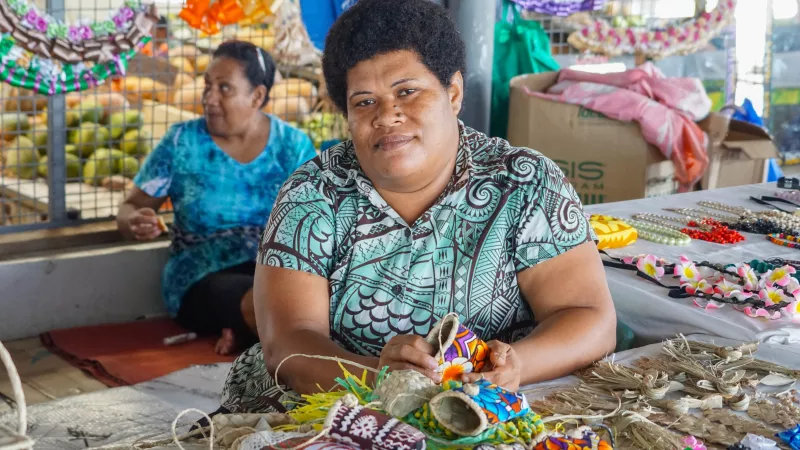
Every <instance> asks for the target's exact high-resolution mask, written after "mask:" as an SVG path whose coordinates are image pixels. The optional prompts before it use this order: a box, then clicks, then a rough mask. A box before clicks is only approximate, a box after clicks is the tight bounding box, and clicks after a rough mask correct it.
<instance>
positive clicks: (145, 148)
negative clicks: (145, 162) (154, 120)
mask: <svg viewBox="0 0 800 450" xmlns="http://www.w3.org/2000/svg"><path fill="white" fill-rule="evenodd" d="M152 145H153V136H152V135H151V134H150V132H149V131H147V130H144V129H142V130H130V131H128V132H127V133H125V135H124V136H123V137H122V141H121V142H120V144H119V149H120V150H122V151H123V152H125V154H127V155H131V156H138V155H148V154H150V152H151V151H152V148H153V147H152Z"/></svg>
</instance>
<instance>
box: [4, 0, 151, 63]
mask: <svg viewBox="0 0 800 450" xmlns="http://www.w3.org/2000/svg"><path fill="white" fill-rule="evenodd" d="M157 21H158V14H157V12H156V8H155V5H152V4H142V3H139V2H138V1H134V0H129V1H128V2H126V4H125V5H124V6H123V7H121V8H120V9H119V10H117V11H116V12H115V13H113V14H111V15H110V18H109V19H107V20H102V21H99V22H94V23H89V24H79V25H70V24H67V23H64V22H62V21H59V20H56V19H54V18H53V17H51V16H50V15H48V14H44V13H41V12H39V11H38V10H37V9H36V7H35V6H32V5H29V4H28V3H26V2H25V1H24V0H0V33H3V34H4V35H8V36H9V37H12V38H13V39H14V42H15V43H16V45H18V46H19V47H20V48H22V49H24V50H27V51H28V52H30V53H32V54H34V55H36V56H39V57H42V58H45V59H49V60H52V61H56V62H59V63H62V64H80V63H84V64H85V63H89V62H92V63H105V62H110V61H114V59H115V58H117V57H119V56H120V55H122V54H123V53H125V52H129V51H131V50H134V49H135V48H136V47H137V46H139V45H140V44H141V43H142V41H143V40H144V39H146V38H148V37H149V36H150V31H151V30H152V28H153V26H154V25H155V23H156V22H157Z"/></svg>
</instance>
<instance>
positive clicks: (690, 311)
mask: <svg viewBox="0 0 800 450" xmlns="http://www.w3.org/2000/svg"><path fill="white" fill-rule="evenodd" d="M780 190H781V189H778V188H777V187H776V185H775V184H774V183H770V184H761V185H748V186H737V187H732V188H725V189H718V190H711V191H697V192H692V193H687V194H676V195H670V196H664V197H658V198H646V199H641V200H631V201H624V202H617V203H609V204H603V205H591V206H587V207H586V212H587V213H589V214H602V215H608V216H614V217H617V218H620V219H623V220H626V219H629V218H631V217H633V216H634V215H636V214H640V213H650V214H658V215H662V216H664V217H673V218H675V219H679V218H681V217H682V215H680V214H676V213H674V212H669V211H665V208H692V209H696V210H705V211H708V212H709V214H715V215H720V214H721V215H728V216H731V215H732V214H730V213H725V212H723V211H720V210H714V209H710V208H703V207H702V206H700V204H699V203H698V202H701V201H712V202H720V203H724V204H727V205H730V206H738V207H744V208H747V209H750V210H752V211H768V210H769V209H770V208H769V207H768V206H764V205H760V204H758V203H756V202H755V201H753V200H751V197H755V198H759V199H760V198H761V197H763V196H767V197H769V196H775V195H776V193H777V192H778V191H780ZM783 191H786V190H783ZM773 204H775V205H776V206H778V207H782V208H789V209H795V207H794V206H792V205H789V204H781V203H779V202H773ZM781 205H782V206H781ZM698 214H699V212H698ZM699 215H701V214H699ZM656 220H659V219H656ZM664 221H665V222H668V221H666V220H664ZM648 223H653V222H648ZM669 223H671V224H672V225H674V226H675V227H681V225H680V223H679V222H669ZM653 224H655V223H653ZM741 234H742V236H743V237H744V238H745V240H743V241H741V242H737V243H732V244H718V243H713V242H707V241H703V240H699V239H693V240H692V241H691V243H690V244H688V245H685V246H678V245H665V244H660V243H656V242H652V241H648V240H644V239H638V240H637V241H636V242H635V243H633V244H632V245H630V246H626V247H624V248H616V249H608V250H606V251H607V253H608V254H609V255H611V256H612V257H617V258H621V257H624V256H636V255H654V256H656V257H658V258H664V259H665V260H668V261H670V262H676V261H679V260H680V257H681V256H686V257H687V258H689V259H690V260H692V261H695V262H698V263H699V262H702V261H708V262H712V263H715V264H723V265H724V264H741V263H750V262H752V261H753V260H761V261H763V260H767V259H771V258H784V259H786V260H797V259H800V258H798V257H800V251H798V249H797V248H790V247H786V246H781V245H776V244H775V243H773V242H771V241H769V240H767V239H766V236H765V235H760V234H753V233H747V232H742V233H741ZM629 268H630V269H635V268H631V267H629ZM606 277H607V279H608V284H609V288H610V290H611V294H612V296H613V299H614V304H615V305H616V308H617V314H618V315H619V319H620V320H621V321H623V322H624V323H625V324H626V325H628V326H630V327H631V328H632V329H633V330H634V332H635V333H636V335H637V338H638V339H640V340H641V342H643V343H652V342H657V341H660V340H662V339H665V338H669V337H671V336H674V335H675V334H676V333H685V334H691V333H698V332H699V333H706V334H709V335H716V336H721V337H725V338H731V339H745V340H751V339H752V340H759V339H766V338H768V337H769V336H770V335H772V334H773V333H775V332H779V331H780V330H782V329H795V330H796V331H795V333H797V332H798V330H800V324H798V322H796V321H795V320H798V319H800V317H795V318H793V317H790V316H789V315H788V314H778V315H777V316H775V315H773V314H770V315H769V317H764V316H762V317H750V315H748V313H746V312H744V311H741V309H743V308H745V307H746V306H747V305H744V304H743V305H739V306H736V305H732V304H722V303H720V304H716V303H709V302H707V301H705V300H703V299H697V298H693V297H687V298H671V297H670V296H669V292H670V291H669V290H668V289H666V288H664V287H662V286H659V285H658V284H656V283H653V282H651V281H650V280H647V279H644V278H642V277H638V276H637V274H636V270H625V269H620V268H612V267H608V268H607V269H606ZM664 277H665V279H667V278H671V277H672V273H667V274H665V275H664ZM673 284H677V282H675V283H673ZM709 305H710V306H709ZM751 312H752V311H751ZM753 314H754V313H753ZM793 340H794V342H795V345H800V338H798V336H797V335H795V337H794V338H793Z"/></svg>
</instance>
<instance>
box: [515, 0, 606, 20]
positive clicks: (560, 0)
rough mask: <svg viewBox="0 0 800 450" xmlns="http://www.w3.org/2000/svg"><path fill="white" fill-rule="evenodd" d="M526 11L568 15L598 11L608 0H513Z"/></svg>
mask: <svg viewBox="0 0 800 450" xmlns="http://www.w3.org/2000/svg"><path fill="white" fill-rule="evenodd" d="M511 1H513V2H514V3H516V4H518V5H520V6H521V7H522V8H523V9H525V10H526V11H530V12H534V13H537V14H548V15H551V16H560V17H566V16H569V15H572V14H575V13H578V12H582V11H597V10H599V9H601V8H602V7H603V5H604V4H605V2H606V0H511Z"/></svg>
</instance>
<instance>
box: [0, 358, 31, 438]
mask: <svg viewBox="0 0 800 450" xmlns="http://www.w3.org/2000/svg"><path fill="white" fill-rule="evenodd" d="M0 361H3V365H5V367H6V372H8V378H9V380H10V381H11V389H12V390H13V391H14V401H15V402H16V403H17V415H18V416H19V426H18V427H17V431H14V430H12V429H10V428H7V427H4V426H3V425H0V450H25V449H30V448H32V447H33V440H32V439H31V438H29V437H27V436H25V432H26V431H27V429H28V414H27V410H26V407H25V393H24V392H22V381H20V379H19V374H18V373H17V368H16V366H14V361H12V360H11V355H10V354H9V353H8V350H6V348H5V347H4V346H3V343H2V342H0Z"/></svg>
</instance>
